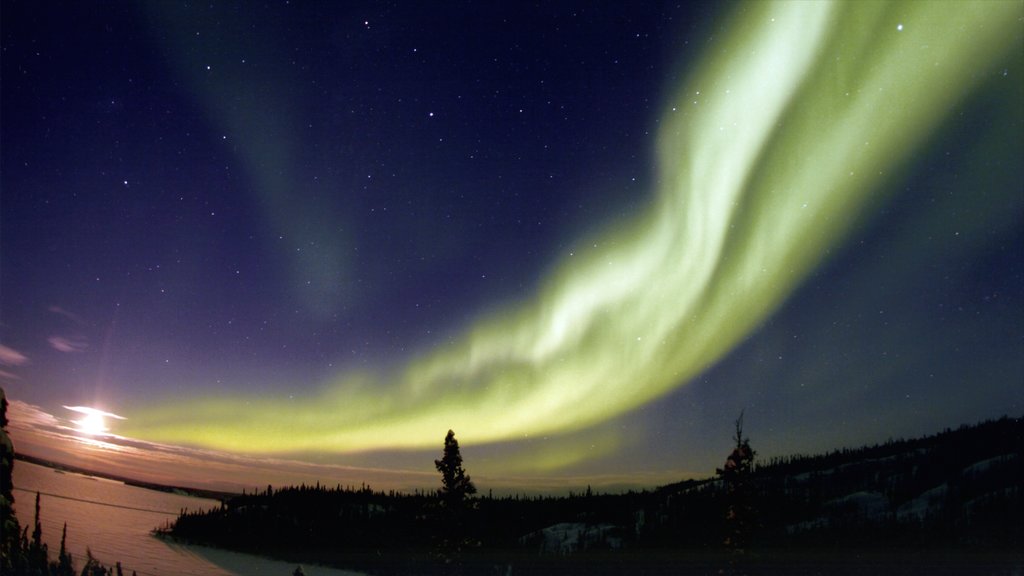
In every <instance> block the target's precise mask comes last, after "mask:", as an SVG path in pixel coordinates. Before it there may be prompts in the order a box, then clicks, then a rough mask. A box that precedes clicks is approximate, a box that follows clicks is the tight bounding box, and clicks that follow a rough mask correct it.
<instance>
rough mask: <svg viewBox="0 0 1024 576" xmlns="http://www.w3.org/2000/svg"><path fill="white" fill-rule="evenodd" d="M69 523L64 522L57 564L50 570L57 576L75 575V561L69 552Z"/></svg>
mask: <svg viewBox="0 0 1024 576" xmlns="http://www.w3.org/2000/svg"><path fill="white" fill-rule="evenodd" d="M67 541H68V523H67V522H65V523H64V530H63V531H62V532H61V534H60V554H58V555H57V564H56V565H55V566H53V567H52V568H51V570H50V572H51V573H52V574H54V575H55V576H75V563H74V561H73V560H72V559H71V554H69V553H68V548H67Z"/></svg>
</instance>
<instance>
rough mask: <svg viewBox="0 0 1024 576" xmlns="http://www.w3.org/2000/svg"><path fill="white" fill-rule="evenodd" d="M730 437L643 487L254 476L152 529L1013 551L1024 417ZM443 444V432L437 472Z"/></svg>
mask: <svg viewBox="0 0 1024 576" xmlns="http://www.w3.org/2000/svg"><path fill="white" fill-rule="evenodd" d="M449 440H454V438H453V436H452V434H451V433H450V434H449ZM734 440H735V442H736V445H735V448H734V449H733V451H732V453H731V454H729V455H728V457H727V458H726V460H725V464H724V466H723V468H722V469H720V470H718V472H717V474H716V475H715V476H714V477H711V478H707V479H702V480H687V481H683V482H679V483H677V484H672V485H668V486H663V487H660V488H657V489H654V490H650V491H641V492H627V493H620V494H598V493H594V492H593V491H592V490H590V489H589V488H587V489H586V490H585V491H581V493H578V494H570V495H568V496H558V497H555V496H533V497H525V496H505V497H500V498H496V497H492V496H490V495H483V496H476V495H475V494H473V492H475V489H472V490H467V489H466V488H467V487H472V482H471V481H469V477H468V475H466V474H465V470H464V469H463V468H462V462H461V457H459V459H458V462H457V466H456V467H455V473H454V475H453V476H454V480H453V479H452V478H450V477H449V476H450V474H448V473H445V472H444V471H442V474H443V478H442V489H441V490H440V491H438V493H419V494H402V493H395V492H380V491H374V490H373V489H371V488H370V487H368V486H361V487H359V488H351V487H341V486H334V487H326V486H321V485H314V486H297V487H287V488H274V487H271V486H268V487H267V488H266V489H265V490H263V491H260V492H258V493H255V494H246V495H242V496H238V497H235V498H233V499H230V500H228V501H226V502H224V504H223V505H222V507H221V508H220V509H219V510H212V511H208V512H188V513H183V514H182V515H181V516H180V517H179V518H178V519H177V520H176V521H174V522H172V523H169V524H168V525H167V526H164V527H162V528H161V529H160V530H159V533H160V534H161V535H163V536H164V537H173V538H176V539H181V540H184V541H188V542H197V543H204V544H208V545H214V546H219V547H224V548H229V549H234V550H239V551H248V552H257V551H258V552H261V553H264V554H270V555H272V556H275V557H279V558H282V559H288V560H304V561H311V559H312V560H313V561H316V562H320V563H324V564H329V565H335V566H339V567H344V568H353V569H357V570H364V571H366V572H369V573H372V574H402V573H409V572H410V571H415V572H417V573H438V574H445V573H466V574H477V573H479V574H493V573H495V571H498V572H500V573H505V572H504V571H503V570H507V571H511V570H512V568H513V567H514V568H515V573H517V574H520V573H526V574H530V573H538V574H547V573H602V574H604V573H608V574H611V573H623V574H625V573H651V574H660V573H665V574H668V573H676V571H677V569H679V568H680V567H683V568H685V567H690V568H693V569H694V572H695V573H700V572H701V570H702V569H703V568H707V569H709V570H712V571H713V569H714V566H729V567H731V568H730V570H737V571H738V572H737V573H742V572H750V573H757V572H758V571H759V569H760V568H764V567H765V565H768V567H767V568H764V569H766V570H769V571H770V570H771V569H772V565H773V563H774V562H791V561H797V562H801V561H806V562H817V561H827V559H829V558H832V557H846V556H848V555H849V554H851V550H858V551H864V552H865V553H866V554H867V555H868V556H869V557H871V558H876V559H879V560H878V561H880V562H883V563H884V562H887V561H889V559H890V558H891V557H893V556H896V557H899V556H903V555H905V554H908V553H914V554H925V555H926V556H927V555H931V556H930V557H938V559H937V560H936V561H937V562H940V563H942V564H943V565H944V566H946V567H947V568H949V569H950V570H955V568H956V566H957V563H958V562H962V563H964V565H965V567H973V568H971V569H972V570H977V569H978V566H979V564H978V563H979V562H980V563H982V565H983V564H984V563H985V562H988V561H990V562H993V563H994V564H996V565H1001V564H1004V563H1010V564H1014V565H1018V566H1019V565H1021V563H1024V558H1022V557H1021V556H1020V555H1019V553H1015V552H1014V551H1016V550H1020V549H1021V541H1022V538H1021V536H1022V532H1024V528H1022V526H1024V523H1022V522H1021V521H1020V518H1022V517H1024V500H1022V493H1021V488H1022V487H1024V457H1022V454H1021V452H1022V448H1021V447H1022V446H1024V419H1021V418H1009V417H1004V418H1001V419H999V420H992V421H987V422H983V423H980V424H976V425H971V426H963V427H961V428H959V429H956V430H945V431H943V432H941V433H938V434H935V435H932V436H927V437H923V438H918V439H912V440H890V441H888V442H885V443H884V444H878V445H874V446H866V447H862V448H857V449H841V450H836V451H833V452H830V453H827V454H820V455H794V456H789V457H785V458H774V459H771V460H769V461H767V462H764V463H757V461H756V459H755V451H754V450H753V449H752V448H751V446H750V440H749V439H748V438H746V437H745V436H744V435H743V431H742V418H741V419H740V420H738V421H737V422H736V436H735V437H734ZM457 448H458V445H457V441H456V442H455V449H456V453H457ZM449 453H450V450H449V446H448V444H447V441H446V450H445V458H442V459H441V460H438V461H437V462H436V464H437V465H438V469H439V470H441V469H442V464H443V463H444V461H445V459H446V458H448V457H449V455H450V454H449ZM463 477H464V482H461V484H460V482H459V480H458V479H459V478H463ZM451 483H454V484H455V485H457V486H461V487H462V488H461V491H460V489H459V488H456V489H455V490H454V492H455V495H454V497H453V496H452V495H451V494H450V493H451V492H452V490H449V484H451ZM808 551H810V552H811V553H809V554H808ZM936 555H937V556H936ZM950 555H953V556H954V557H952V558H950V557H949V556H950ZM737 563H739V564H740V565H743V564H746V565H747V566H746V567H745V568H742V569H741V568H737ZM759 567H760V568H759ZM952 573H956V572H955V571H954V572H952Z"/></svg>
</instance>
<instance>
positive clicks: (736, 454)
mask: <svg viewBox="0 0 1024 576" xmlns="http://www.w3.org/2000/svg"><path fill="white" fill-rule="evenodd" d="M733 440H734V441H735V442H736V446H735V448H733V450H732V452H731V453H730V454H729V457H728V458H726V460H725V467H724V468H720V469H718V470H717V471H716V472H717V473H718V475H719V476H720V477H721V478H722V482H723V484H724V485H725V495H726V501H727V507H726V512H725V528H726V534H725V540H724V544H725V545H726V547H728V548H730V549H732V550H734V551H736V552H743V551H744V550H745V549H746V547H747V545H748V544H749V542H750V532H751V530H752V529H753V527H754V507H753V486H752V484H751V479H750V477H751V475H752V474H753V472H754V455H755V454H756V452H754V450H753V449H752V448H751V447H750V439H749V438H745V437H744V436H743V412H740V417H739V418H737V419H736V435H735V436H734V437H733Z"/></svg>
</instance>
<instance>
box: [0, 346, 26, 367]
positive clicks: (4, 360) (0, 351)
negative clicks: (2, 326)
mask: <svg viewBox="0 0 1024 576" xmlns="http://www.w3.org/2000/svg"><path fill="white" fill-rule="evenodd" d="M27 363H28V356H25V355H24V354H22V353H21V352H18V351H17V350H15V349H13V348H8V347H7V346H4V345H3V344H0V364H3V365H5V366H21V365H22V364H27Z"/></svg>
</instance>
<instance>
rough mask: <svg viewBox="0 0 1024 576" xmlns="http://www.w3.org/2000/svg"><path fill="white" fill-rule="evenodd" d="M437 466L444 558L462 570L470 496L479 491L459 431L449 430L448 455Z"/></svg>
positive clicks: (451, 568)
mask: <svg viewBox="0 0 1024 576" xmlns="http://www.w3.org/2000/svg"><path fill="white" fill-rule="evenodd" d="M434 466H436V467H437V471H438V472H440V473H441V490H440V491H438V495H439V496H440V499H441V506H442V510H441V521H442V524H441V531H440V533H439V534H438V537H439V538H440V540H439V542H438V545H437V552H438V553H439V555H440V558H439V559H440V560H441V561H442V562H443V563H444V564H446V565H447V566H448V568H447V571H448V573H450V574H459V573H460V571H461V566H460V564H461V559H460V556H461V552H462V549H463V548H465V547H466V546H467V545H468V544H469V538H468V537H467V530H466V514H467V506H466V499H467V498H468V497H469V496H472V495H473V494H476V486H474V485H473V482H472V480H470V478H469V475H468V474H466V470H465V469H464V468H463V467H462V454H461V453H460V452H459V441H458V440H456V439H455V432H453V431H451V430H449V431H448V435H447V436H445V438H444V455H443V456H442V457H441V459H440V460H434Z"/></svg>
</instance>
